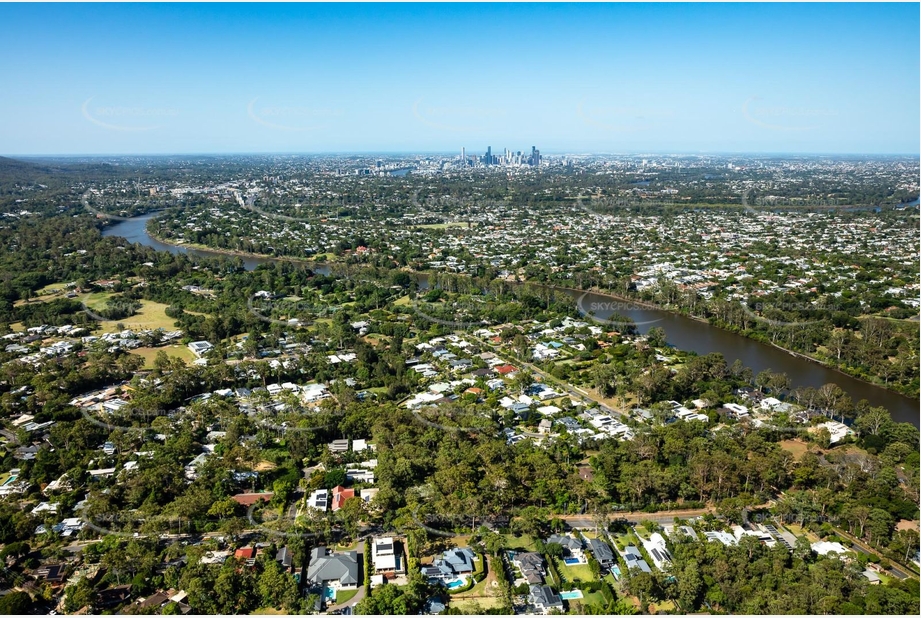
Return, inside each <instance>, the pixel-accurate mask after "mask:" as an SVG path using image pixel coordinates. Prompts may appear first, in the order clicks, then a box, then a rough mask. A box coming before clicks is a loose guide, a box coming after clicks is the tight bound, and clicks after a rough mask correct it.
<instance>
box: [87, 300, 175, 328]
mask: <svg viewBox="0 0 921 618" xmlns="http://www.w3.org/2000/svg"><path fill="white" fill-rule="evenodd" d="M110 296H112V293H111V292H93V293H92V294H84V295H83V296H80V297H79V300H80V301H81V302H83V303H84V304H85V305H86V306H87V307H89V308H90V310H100V309H104V308H105V306H106V300H108V298H109V297H110ZM140 303H141V308H140V309H139V310H138V312H137V313H136V314H134V315H132V316H130V317H127V318H124V319H123V320H107V321H105V322H100V325H101V327H102V332H103V333H112V332H116V331H117V330H118V325H119V324H122V325H124V327H125V328H127V329H130V330H135V331H137V330H145V329H151V330H155V329H157V328H162V329H164V330H175V329H176V320H174V319H173V318H171V317H169V316H167V315H166V308H167V306H168V305H164V304H163V303H157V302H154V301H152V300H141V301H140Z"/></svg>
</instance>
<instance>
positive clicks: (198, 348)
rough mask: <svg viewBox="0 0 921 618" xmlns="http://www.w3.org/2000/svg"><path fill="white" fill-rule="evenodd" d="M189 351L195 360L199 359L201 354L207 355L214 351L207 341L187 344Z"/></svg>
mask: <svg viewBox="0 0 921 618" xmlns="http://www.w3.org/2000/svg"><path fill="white" fill-rule="evenodd" d="M189 349H190V350H191V351H192V354H194V355H195V357H196V358H201V357H202V355H203V354H207V353H208V352H210V351H211V350H212V349H214V346H213V345H211V344H210V343H208V342H207V341H193V342H192V343H190V344H189Z"/></svg>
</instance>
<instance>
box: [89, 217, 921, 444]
mask: <svg viewBox="0 0 921 618" xmlns="http://www.w3.org/2000/svg"><path fill="white" fill-rule="evenodd" d="M150 218H151V217H149V216H145V217H138V218H135V219H133V220H126V221H120V222H117V223H115V224H114V225H111V226H108V228H107V229H105V230H104V235H106V236H120V237H124V238H127V239H128V240H129V241H131V242H137V243H140V244H144V245H148V246H152V247H154V248H156V249H158V250H163V251H171V252H175V251H182V252H188V253H190V254H192V255H195V254H196V252H198V254H200V255H203V257H219V256H223V257H236V258H240V259H243V260H244V266H245V268H247V269H248V270H252V269H255V268H257V267H258V266H259V264H260V263H263V262H272V261H286V262H291V263H295V264H296V263H300V264H303V265H304V266H307V267H310V268H313V269H315V270H317V272H321V273H322V272H323V271H324V270H325V271H326V273H329V272H335V271H338V270H340V269H351V268H354V267H357V268H362V267H363V266H362V265H357V264H356V265H352V264H348V263H346V262H341V261H331V262H316V261H313V260H308V259H306V258H297V257H288V256H285V257H280V256H274V255H259V254H253V253H247V252H241V251H233V250H224V249H211V248H208V247H201V248H199V246H198V245H193V244H188V243H186V244H177V243H175V242H171V241H167V240H164V239H160V238H156V237H155V236H153V235H151V234H150V233H149V232H147V230H146V222H147V220H149V219H150ZM401 270H403V271H404V272H407V273H409V274H411V275H412V276H414V278H416V279H417V280H418V281H419V282H420V284H421V283H422V282H423V280H424V279H426V278H431V277H437V274H438V273H433V272H426V271H418V270H411V269H406V268H403V269H401ZM326 273H324V274H326ZM465 276H467V275H465ZM430 280H431V279H430ZM497 281H498V280H497ZM507 283H512V284H515V285H536V286H543V287H544V288H546V289H548V290H558V291H560V292H564V293H566V294H568V295H570V296H572V297H573V299H574V300H578V299H579V298H580V296H579V295H584V294H593V295H595V296H596V297H597V298H596V299H595V302H599V303H600V302H602V301H606V300H611V301H620V302H621V303H624V305H625V306H627V307H631V308H632V309H633V311H632V312H631V311H630V310H626V311H624V312H623V313H627V314H629V313H632V314H633V315H631V316H630V317H631V319H633V320H634V322H636V323H637V324H638V327H639V329H640V331H641V332H645V331H646V330H648V328H649V325H650V324H653V323H656V322H659V323H661V325H662V326H667V327H668V328H667V333H668V338H669V340H670V343H672V344H673V345H675V346H676V347H677V348H679V349H682V350H688V351H695V352H697V353H698V354H701V355H704V354H708V353H711V352H719V353H721V354H723V356H724V358H726V359H727V362H731V361H732V360H733V359H739V360H741V361H742V362H743V363H744V364H745V365H746V366H748V367H751V368H752V370H753V371H754V372H759V371H762V370H764V369H770V370H772V371H783V372H786V373H787V375H789V376H790V377H791V379H792V381H793V385H794V386H811V387H814V388H819V387H821V386H822V385H823V384H827V383H829V382H832V383H837V384H838V386H840V387H841V388H842V389H843V390H844V391H845V392H847V393H848V394H849V395H850V396H851V398H852V399H853V400H854V401H858V400H860V399H867V400H868V401H870V403H871V405H875V406H883V407H885V408H887V409H889V410H890V411H891V412H892V414H893V418H894V419H895V420H897V421H899V422H910V423H912V424H913V425H916V426H917V425H918V423H919V414H918V399H917V398H914V397H911V396H908V395H905V394H903V393H900V392H899V391H895V390H892V389H890V388H887V387H884V386H882V385H878V384H874V383H873V382H871V381H869V380H866V379H864V378H861V377H858V376H854V375H851V374H848V373H846V372H843V371H841V370H839V369H837V368H835V367H832V366H829V365H827V364H825V363H823V362H821V361H819V360H818V359H814V358H811V357H809V356H808V355H803V354H801V353H797V352H794V351H792V350H786V349H784V348H782V347H781V346H777V345H775V344H771V343H769V342H765V341H761V340H759V339H756V338H753V337H749V336H746V335H742V334H741V333H738V332H734V331H731V330H728V329H724V328H720V327H718V326H714V325H712V324H710V323H709V322H707V320H705V319H702V318H699V317H695V316H687V315H685V314H683V313H680V312H678V311H675V310H672V309H667V308H661V307H658V306H656V305H655V304H654V303H650V302H647V301H642V300H636V299H631V298H629V297H626V296H622V295H620V294H617V293H615V292H609V291H603V290H601V289H599V288H597V287H593V288H590V289H586V290H580V289H576V288H570V287H567V286H558V285H553V284H549V283H543V282H539V281H524V282H521V281H507ZM650 313H651V314H652V315H648V314H650ZM599 317H602V318H603V317H604V316H603V315H601V316H599ZM649 318H655V319H652V320H650V319H649ZM767 351H771V353H768V352H767ZM772 354H773V356H772ZM778 355H780V356H778ZM797 363H799V364H800V365H799V366H796V364H797ZM823 372H824V373H825V374H827V375H823Z"/></svg>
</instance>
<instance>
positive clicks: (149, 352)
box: [131, 344, 195, 369]
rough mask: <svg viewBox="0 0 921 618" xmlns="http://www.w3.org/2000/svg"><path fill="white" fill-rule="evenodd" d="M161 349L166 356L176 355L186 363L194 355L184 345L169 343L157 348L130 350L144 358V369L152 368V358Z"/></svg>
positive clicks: (193, 358)
mask: <svg viewBox="0 0 921 618" xmlns="http://www.w3.org/2000/svg"><path fill="white" fill-rule="evenodd" d="M160 350H163V351H164V352H166V354H167V355H168V356H178V357H179V358H181V359H182V360H184V361H185V362H186V364H187V365H188V364H189V363H191V362H192V361H194V360H195V355H194V354H192V350H190V349H189V348H188V347H187V346H184V345H175V344H174V345H169V346H163V347H159V348H135V349H134V350H131V354H137V355H138V356H140V357H141V358H143V359H144V369H153V366H154V364H153V363H154V359H155V358H156V357H157V353H158V352H159V351H160Z"/></svg>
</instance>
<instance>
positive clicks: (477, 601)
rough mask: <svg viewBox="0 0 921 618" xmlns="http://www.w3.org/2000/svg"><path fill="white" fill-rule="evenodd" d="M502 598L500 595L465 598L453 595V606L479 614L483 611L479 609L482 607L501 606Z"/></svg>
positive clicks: (467, 612)
mask: <svg viewBox="0 0 921 618" xmlns="http://www.w3.org/2000/svg"><path fill="white" fill-rule="evenodd" d="M501 606H502V599H501V598H499V597H497V596H496V597H483V596H481V597H467V598H463V599H457V598H456V597H451V607H454V608H457V609H459V610H461V611H462V612H463V613H465V614H479V613H481V612H480V611H478V610H482V609H492V608H494V607H501Z"/></svg>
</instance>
